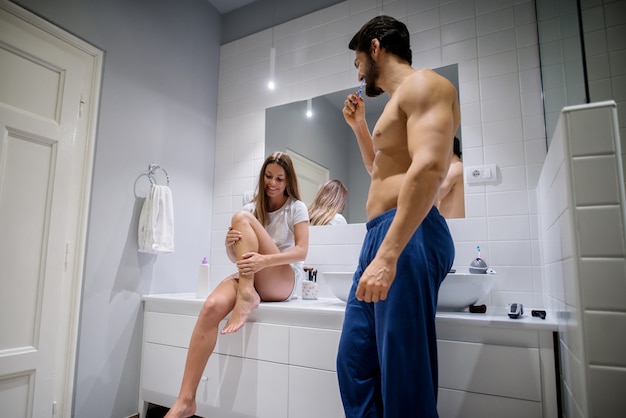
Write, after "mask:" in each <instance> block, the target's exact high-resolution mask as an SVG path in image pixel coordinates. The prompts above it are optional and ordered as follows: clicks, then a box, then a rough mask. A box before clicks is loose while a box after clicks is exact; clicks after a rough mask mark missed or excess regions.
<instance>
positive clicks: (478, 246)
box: [476, 245, 480, 258]
mask: <svg viewBox="0 0 626 418" xmlns="http://www.w3.org/2000/svg"><path fill="white" fill-rule="evenodd" d="M476 251H478V258H480V245H477V246H476Z"/></svg>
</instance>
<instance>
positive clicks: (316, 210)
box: [309, 180, 348, 226]
mask: <svg viewBox="0 0 626 418" xmlns="http://www.w3.org/2000/svg"><path fill="white" fill-rule="evenodd" d="M347 199H348V190H347V189H346V186H344V185H343V183H341V182H340V181H339V180H328V181H327V182H326V183H324V184H323V185H322V187H320V189H319V190H318V191H317V194H316V195H315V199H313V203H311V205H310V206H309V221H310V224H311V225H312V226H313V225H345V224H347V223H348V222H347V221H346V218H345V217H344V216H343V215H342V214H341V212H343V209H344V208H345V206H346V201H347Z"/></svg>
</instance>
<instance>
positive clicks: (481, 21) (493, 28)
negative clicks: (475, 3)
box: [476, 7, 515, 36]
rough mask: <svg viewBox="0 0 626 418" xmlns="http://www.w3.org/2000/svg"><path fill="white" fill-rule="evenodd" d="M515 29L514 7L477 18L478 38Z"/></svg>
mask: <svg viewBox="0 0 626 418" xmlns="http://www.w3.org/2000/svg"><path fill="white" fill-rule="evenodd" d="M513 27H515V13H514V9H513V7H507V8H505V9H500V10H497V11H495V12H490V13H486V14H483V15H479V16H476V28H477V33H478V36H481V35H487V34H491V33H494V32H499V31H502V30H504V29H510V28H513Z"/></svg>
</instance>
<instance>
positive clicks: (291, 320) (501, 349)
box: [139, 293, 558, 418]
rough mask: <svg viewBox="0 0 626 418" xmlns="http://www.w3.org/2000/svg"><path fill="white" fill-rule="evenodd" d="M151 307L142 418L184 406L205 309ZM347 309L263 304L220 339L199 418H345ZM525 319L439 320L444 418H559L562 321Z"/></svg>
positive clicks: (326, 301)
mask: <svg viewBox="0 0 626 418" xmlns="http://www.w3.org/2000/svg"><path fill="white" fill-rule="evenodd" d="M143 299H144V303H145V312H144V330H143V343H142V367H141V391H140V401H139V406H140V408H141V410H142V411H143V414H142V416H143V415H145V412H146V409H145V408H146V405H147V404H148V403H154V404H157V405H164V406H168V405H172V403H173V402H174V401H175V399H176V396H177V394H178V391H179V385H180V383H179V382H180V381H181V379H182V374H183V370H184V368H185V362H186V358H187V349H188V347H189V341H190V338H191V334H192V332H193V329H194V326H195V323H196V320H197V316H198V313H199V312H200V309H201V308H202V304H203V302H204V301H203V300H201V299H197V298H196V295H195V293H185V294H181V293H179V294H158V295H146V296H144V297H143ZM345 306H346V305H345V303H344V302H342V301H341V300H339V299H336V298H321V299H318V300H301V299H293V300H291V301H289V302H274V303H268V302H265V303H261V304H260V305H259V306H258V308H257V309H255V310H254V311H253V312H252V314H251V315H250V318H249V320H248V322H247V323H246V324H245V326H244V327H243V328H242V329H241V330H240V331H239V332H236V333H233V334H228V335H221V336H220V338H218V340H217V344H216V346H215V349H214V351H213V355H211V356H210V357H209V362H208V363H207V365H206V367H205V369H204V370H203V375H202V378H201V383H200V387H199V388H198V393H197V398H196V399H197V405H198V414H199V415H201V416H220V417H228V418H240V417H242V416H246V417H252V416H254V417H261V418H266V417H267V418H318V417H321V416H324V417H340V416H343V407H342V404H341V399H340V396H339V388H338V384H337V376H336V358H337V347H338V345H339V340H340V338H341V327H342V324H343V319H344V311H345ZM525 311H526V312H525V315H524V316H523V317H522V318H520V319H511V318H509V317H508V316H507V315H506V312H505V309H504V308H493V307H489V308H488V309H487V313H485V314H479V313H469V312H437V318H436V321H437V347H438V348H437V351H438V356H439V392H438V396H439V405H438V409H439V416H440V417H442V418H461V417H466V416H488V415H485V411H495V410H507V415H508V416H509V417H510V418H558V407H557V396H556V391H557V384H556V373H555V361H554V358H555V345H554V334H555V332H556V331H557V323H556V321H555V318H556V316H555V314H553V313H552V312H547V316H546V319H545V320H542V319H541V318H535V317H532V316H531V312H530V311H531V310H530V309H527V310H526V309H525ZM222 324H225V321H223V322H222ZM221 326H223V325H221ZM511 376H515V379H511ZM311 399H320V400H322V399H323V400H324V402H314V403H311V402H310V400H311Z"/></svg>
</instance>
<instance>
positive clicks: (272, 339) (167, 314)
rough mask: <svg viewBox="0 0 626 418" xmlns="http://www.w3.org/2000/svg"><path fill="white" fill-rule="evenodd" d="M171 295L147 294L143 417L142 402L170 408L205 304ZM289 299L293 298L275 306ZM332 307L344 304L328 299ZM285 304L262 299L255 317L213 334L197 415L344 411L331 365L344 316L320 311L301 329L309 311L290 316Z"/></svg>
mask: <svg viewBox="0 0 626 418" xmlns="http://www.w3.org/2000/svg"><path fill="white" fill-rule="evenodd" d="M176 296H177V295H169V296H157V295H155V296H146V298H145V314H144V331H143V344H142V365H141V388H140V402H139V408H140V411H143V413H142V416H145V412H146V406H147V403H154V404H157V405H164V406H170V405H172V404H173V402H174V400H175V399H176V396H177V395H178V391H179V388H180V382H181V380H182V376H183V372H184V367H185V360H186V356H187V349H188V346H189V339H190V337H191V333H192V331H193V327H194V325H195V322H196V317H197V314H198V312H199V311H200V308H201V304H202V302H201V301H199V300H198V301H196V300H193V299H191V297H192V295H191V296H189V297H185V295H178V297H179V298H180V300H176ZM291 303H294V304H295V303H297V302H295V301H294V302H290V303H281V304H280V305H290V304H291ZM336 304H341V302H339V301H337V302H335V301H332V303H331V305H336ZM284 307H285V306H279V304H263V305H262V306H261V307H260V308H259V309H257V310H256V311H255V313H254V314H253V317H252V318H251V319H253V320H254V322H248V323H247V324H246V325H245V326H244V327H243V328H242V329H241V330H239V331H238V332H237V333H234V334H229V335H220V336H219V337H218V340H217V345H216V347H215V351H214V353H213V354H212V355H211V357H210V358H209V361H208V363H207V366H206V368H205V370H204V373H203V375H202V378H201V381H200V386H199V387H198V392H197V398H196V401H197V411H196V414H198V415H200V416H219V417H223V418H243V417H267V418H288V417H292V418H293V417H297V418H319V417H328V418H334V417H337V418H340V417H343V416H344V415H343V407H342V405H341V400H340V397H339V387H338V384H337V375H336V369H335V358H336V354H337V345H338V343H339V336H340V330H339V328H340V327H341V317H340V316H338V315H337V314H336V313H335V314H331V315H330V316H328V315H326V317H325V316H324V315H323V314H322V315H321V316H320V317H319V318H317V319H315V320H313V321H312V322H311V324H312V325H317V326H313V327H309V326H307V327H303V326H300V325H301V324H302V318H303V317H304V318H306V317H307V316H311V311H310V309H306V310H307V311H308V313H305V314H304V315H302V310H300V312H295V314H294V312H293V311H292V312H290V310H288V309H287V310H285V309H281V308H284ZM272 308H276V309H272ZM333 311H334V309H333ZM298 314H299V315H298ZM265 320H269V321H271V322H270V323H267V322H263V321H265ZM299 324H300V325H299ZM223 325H224V323H223V324H222V325H221V326H223ZM320 326H321V327H322V328H320Z"/></svg>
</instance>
